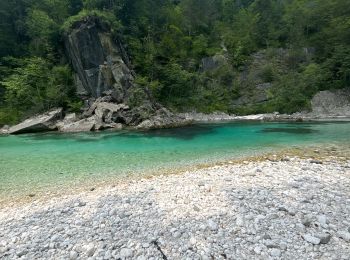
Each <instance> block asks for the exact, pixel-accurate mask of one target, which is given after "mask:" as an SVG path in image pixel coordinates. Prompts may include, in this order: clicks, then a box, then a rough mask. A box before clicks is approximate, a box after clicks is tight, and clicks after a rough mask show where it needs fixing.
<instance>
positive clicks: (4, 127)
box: [0, 125, 10, 134]
mask: <svg viewBox="0 0 350 260" xmlns="http://www.w3.org/2000/svg"><path fill="white" fill-rule="evenodd" d="M9 129H10V127H9V126H8V125H4V126H3V127H2V128H1V129H0V134H7V133H8V131H9Z"/></svg>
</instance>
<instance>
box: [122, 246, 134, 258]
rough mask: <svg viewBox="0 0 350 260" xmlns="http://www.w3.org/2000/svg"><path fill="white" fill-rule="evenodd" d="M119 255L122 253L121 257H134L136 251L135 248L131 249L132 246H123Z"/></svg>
mask: <svg viewBox="0 0 350 260" xmlns="http://www.w3.org/2000/svg"><path fill="white" fill-rule="evenodd" d="M119 255H120V257H121V258H122V259H128V258H132V257H133V255H134V252H133V250H132V249H130V248H122V249H121V250H120V253H119Z"/></svg>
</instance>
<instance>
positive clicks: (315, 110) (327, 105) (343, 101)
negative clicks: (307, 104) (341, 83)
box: [311, 88, 350, 117]
mask: <svg viewBox="0 0 350 260" xmlns="http://www.w3.org/2000/svg"><path fill="white" fill-rule="evenodd" d="M311 106H312V115H313V116H315V117H350V88H344V89H337V90H326V91H321V92H319V93H317V94H316V95H315V96H314V97H313V99H312V100H311Z"/></svg>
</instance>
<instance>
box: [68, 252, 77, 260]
mask: <svg viewBox="0 0 350 260" xmlns="http://www.w3.org/2000/svg"><path fill="white" fill-rule="evenodd" d="M78 257H79V254H78V253H77V252H76V251H71V252H70V253H69V259H70V260H75V259H78Z"/></svg>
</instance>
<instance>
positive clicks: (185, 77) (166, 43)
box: [0, 0, 350, 124]
mask: <svg viewBox="0 0 350 260" xmlns="http://www.w3.org/2000/svg"><path fill="white" fill-rule="evenodd" d="M0 13H1V20H0V59H1V61H0V81H1V82H2V83H1V87H0V95H1V98H0V124H2V123H10V122H14V121H16V120H18V119H20V118H21V117H24V116H27V115H28V114H30V113H35V112H40V111H43V110H46V109H48V108H51V107H53V106H57V105H61V106H65V107H67V108H69V107H74V108H77V105H76V104H77V101H76V97H75V96H74V90H73V80H72V73H71V69H70V68H69V67H68V65H67V60H66V58H65V57H64V51H63V44H62V32H63V31H68V30H69V29H70V27H71V25H72V24H73V23H74V22H75V21H77V20H80V19H82V18H83V17H85V16H89V15H94V16H99V17H101V19H104V20H106V21H107V22H108V23H109V24H110V26H111V27H112V30H113V31H114V32H115V33H116V34H118V35H120V36H121V37H122V40H123V41H124V42H125V43H126V44H127V51H128V52H129V54H130V56H131V60H132V63H133V65H134V68H135V70H136V72H137V75H138V77H137V79H136V81H137V82H138V83H139V84H141V85H145V86H147V87H149V88H150V89H151V90H152V92H153V94H154V96H155V97H156V98H157V99H158V100H159V101H160V102H161V103H163V104H164V105H166V106H169V107H171V108H173V109H176V110H190V109H196V110H200V111H205V112H211V111H215V110H222V111H228V112H236V113H255V112H271V111H280V112H288V113H290V112H295V111H299V110H302V109H307V108H308V107H309V100H310V98H311V97H312V95H313V94H314V93H315V92H317V91H318V90H324V89H330V88H343V87H347V86H349V85H350V5H349V2H348V0H334V1H329V0H137V1H130V0H2V1H0ZM207 57H216V58H215V62H216V65H215V66H214V67H211V68H209V69H208V68H206V65H205V58H207ZM242 79H243V80H242ZM266 83H268V84H269V86H270V87H269V101H268V102H264V103H261V104H249V105H243V106H241V107H237V106H233V105H232V101H233V100H236V99H238V98H240V97H241V96H242V95H245V94H246V93H248V92H254V89H255V88H256V86H258V85H259V84H266Z"/></svg>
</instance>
